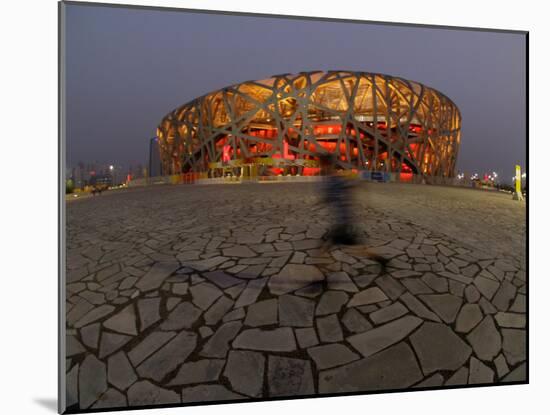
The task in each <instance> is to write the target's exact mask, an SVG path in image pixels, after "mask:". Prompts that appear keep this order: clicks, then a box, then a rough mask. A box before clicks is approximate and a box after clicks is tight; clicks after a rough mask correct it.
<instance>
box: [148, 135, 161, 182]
mask: <svg viewBox="0 0 550 415" xmlns="http://www.w3.org/2000/svg"><path fill="white" fill-rule="evenodd" d="M160 175H161V160H160V151H159V143H158V137H153V138H151V140H150V141H149V177H155V176H160Z"/></svg>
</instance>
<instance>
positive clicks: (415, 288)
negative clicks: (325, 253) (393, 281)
mask: <svg viewBox="0 0 550 415" xmlns="http://www.w3.org/2000/svg"><path fill="white" fill-rule="evenodd" d="M401 284H403V285H404V286H405V288H406V289H407V290H409V291H410V292H411V293H412V294H414V295H418V294H431V293H433V290H432V289H431V288H430V287H428V286H427V285H426V284H425V283H424V282H423V281H422V280H421V279H420V278H404V279H402V280H401Z"/></svg>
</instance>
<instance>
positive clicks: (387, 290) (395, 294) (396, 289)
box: [374, 275, 405, 301]
mask: <svg viewBox="0 0 550 415" xmlns="http://www.w3.org/2000/svg"><path fill="white" fill-rule="evenodd" d="M374 282H375V283H376V285H378V287H379V288H380V289H381V290H382V291H383V292H384V294H386V295H387V296H388V297H389V298H391V299H392V300H394V301H395V300H397V299H398V298H399V297H400V296H401V294H403V293H404V292H405V287H403V285H402V284H401V283H400V282H399V281H397V280H396V279H395V278H392V277H390V276H389V275H381V276H379V277H378V278H376V280H374Z"/></svg>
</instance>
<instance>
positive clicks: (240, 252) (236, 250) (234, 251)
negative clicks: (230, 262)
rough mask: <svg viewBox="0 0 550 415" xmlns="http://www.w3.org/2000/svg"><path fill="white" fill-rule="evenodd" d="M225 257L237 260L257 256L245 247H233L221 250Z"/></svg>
mask: <svg viewBox="0 0 550 415" xmlns="http://www.w3.org/2000/svg"><path fill="white" fill-rule="evenodd" d="M223 254H224V255H225V256H236V257H239V258H252V257H255V256H256V255H257V254H256V252H254V251H253V250H252V249H250V248H249V247H248V246H246V245H235V246H233V247H231V248H226V249H224V250H223Z"/></svg>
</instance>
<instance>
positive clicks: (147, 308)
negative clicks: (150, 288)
mask: <svg viewBox="0 0 550 415" xmlns="http://www.w3.org/2000/svg"><path fill="white" fill-rule="evenodd" d="M137 308H138V315H139V325H140V330H141V331H144V330H146V329H148V328H149V327H151V326H152V325H153V324H155V323H156V322H157V321H159V320H160V311H159V309H160V297H154V298H142V299H140V300H138V302H137Z"/></svg>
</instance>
